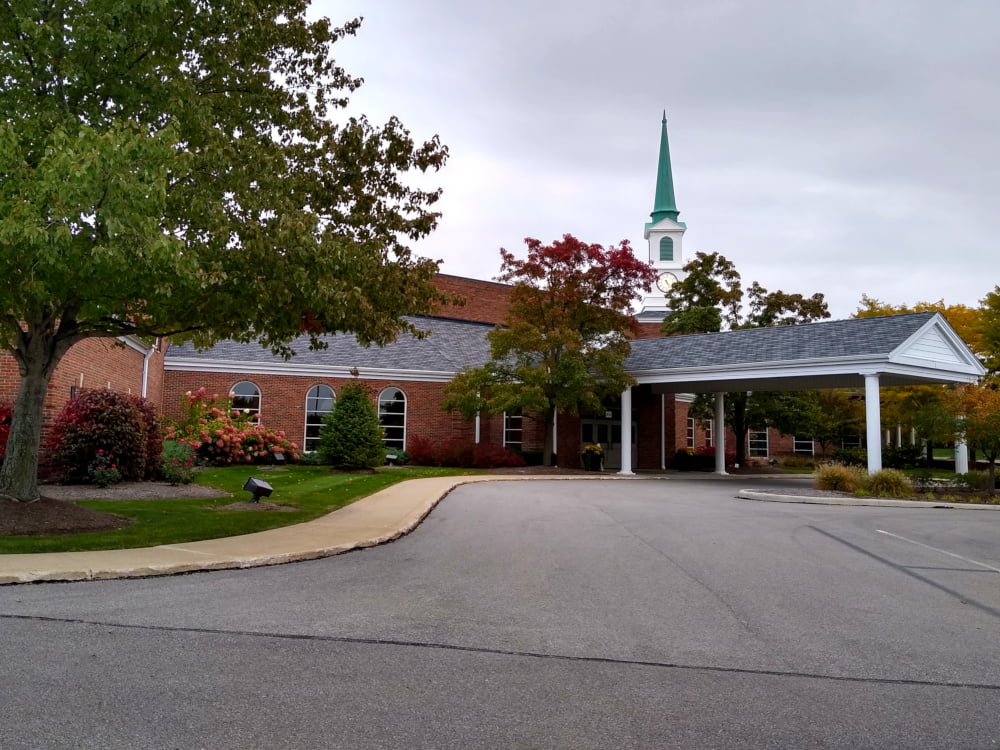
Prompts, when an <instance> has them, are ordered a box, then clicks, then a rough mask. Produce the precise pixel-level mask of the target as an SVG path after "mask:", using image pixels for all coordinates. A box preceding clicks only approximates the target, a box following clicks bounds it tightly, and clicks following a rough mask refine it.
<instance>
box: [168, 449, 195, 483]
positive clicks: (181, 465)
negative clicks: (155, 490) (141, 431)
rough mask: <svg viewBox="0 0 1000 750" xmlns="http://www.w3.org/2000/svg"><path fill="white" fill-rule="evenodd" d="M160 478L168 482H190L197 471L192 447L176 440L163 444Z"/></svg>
mask: <svg viewBox="0 0 1000 750" xmlns="http://www.w3.org/2000/svg"><path fill="white" fill-rule="evenodd" d="M159 469H160V478H161V479H163V480H164V481H165V482H170V484H191V482H193V481H194V478H195V475H196V474H197V473H198V457H197V456H196V455H195V452H194V448H192V447H191V446H190V445H187V444H185V443H178V442H177V441H176V440H168V441H167V442H165V443H164V444H163V458H161V459H160V467H159Z"/></svg>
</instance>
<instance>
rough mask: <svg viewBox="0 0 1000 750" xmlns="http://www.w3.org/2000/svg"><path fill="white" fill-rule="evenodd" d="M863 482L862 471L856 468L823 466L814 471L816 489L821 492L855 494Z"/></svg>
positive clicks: (833, 465)
mask: <svg viewBox="0 0 1000 750" xmlns="http://www.w3.org/2000/svg"><path fill="white" fill-rule="evenodd" d="M864 480H865V472H864V470H863V469H859V468H857V467H856V466H845V465H844V464H823V465H822V466H820V467H819V469H818V470H817V471H816V487H817V489H821V490H838V491H840V492H855V491H856V490H859V489H861V486H862V484H863V483H864Z"/></svg>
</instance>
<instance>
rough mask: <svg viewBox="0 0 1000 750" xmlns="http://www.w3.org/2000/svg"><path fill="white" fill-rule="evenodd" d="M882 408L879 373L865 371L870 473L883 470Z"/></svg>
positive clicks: (866, 424)
mask: <svg viewBox="0 0 1000 750" xmlns="http://www.w3.org/2000/svg"><path fill="white" fill-rule="evenodd" d="M881 421H882V410H881V407H880V405H879V389H878V373H877V372H871V373H865V435H866V436H867V438H868V473H869V474H875V473H876V472H879V471H882V425H881Z"/></svg>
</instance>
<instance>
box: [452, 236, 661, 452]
mask: <svg viewBox="0 0 1000 750" xmlns="http://www.w3.org/2000/svg"><path fill="white" fill-rule="evenodd" d="M525 244H526V245H527V246H528V257H527V258H526V259H524V260H521V259H518V258H516V257H514V255H513V253H509V252H507V251H506V250H501V251H500V256H501V258H502V260H503V263H502V266H501V274H500V276H499V277H498V279H497V280H498V281H504V282H508V283H510V284H512V285H513V289H512V290H511V295H510V307H509V310H508V312H507V315H506V317H505V319H504V321H503V325H501V326H498V327H497V328H495V329H494V330H493V331H490V333H489V334H488V336H489V341H490V353H491V360H490V361H489V362H488V363H487V364H486V365H485V366H483V367H480V368H476V369H470V370H466V371H464V372H462V373H459V375H458V376H457V377H456V378H455V379H454V380H453V381H452V382H451V383H449V384H448V386H446V388H445V394H446V400H445V402H444V404H443V407H444V408H445V409H457V410H459V411H461V412H462V413H463V414H464V415H465V416H466V417H468V418H471V417H472V416H474V415H475V414H476V413H477V412H480V411H485V412H487V413H492V414H498V413H500V412H505V411H506V412H509V411H514V410H518V409H520V410H524V411H526V412H533V413H535V414H537V415H539V416H540V417H541V419H543V420H544V423H545V441H544V459H543V460H544V462H545V464H546V465H551V463H552V444H553V440H552V438H553V432H552V426H553V416H554V415H555V414H556V413H557V412H559V413H566V414H579V413H580V412H585V411H592V410H595V409H598V408H600V406H601V403H602V401H603V399H604V398H606V397H608V396H618V395H620V394H621V393H622V392H623V391H624V390H625V388H626V387H628V386H630V385H633V384H634V383H635V381H634V380H633V379H632V377H631V376H629V375H628V374H627V373H626V372H625V359H626V358H627V357H628V355H629V353H630V352H631V350H632V348H631V345H630V344H629V340H628V333H629V332H634V331H635V330H636V322H635V318H633V317H632V314H631V306H632V303H633V302H635V301H636V300H637V299H639V297H640V296H641V293H642V291H643V290H644V289H647V288H649V286H650V285H651V284H652V283H653V281H654V280H655V279H656V273H655V271H654V270H653V268H652V266H651V265H650V264H649V263H644V262H642V261H640V260H639V259H638V258H636V256H635V254H634V253H633V252H632V248H631V247H629V244H628V242H627V241H622V242H621V243H619V244H618V245H617V246H611V247H608V248H607V249H605V248H604V247H602V246H601V245H592V244H587V243H584V242H581V241H580V240H578V239H576V238H575V237H573V236H572V235H568V234H567V235H564V236H563V238H562V239H561V240H557V241H556V242H553V243H552V244H551V245H543V244H542V243H541V242H539V241H538V240H535V239H531V238H528V239H526V240H525Z"/></svg>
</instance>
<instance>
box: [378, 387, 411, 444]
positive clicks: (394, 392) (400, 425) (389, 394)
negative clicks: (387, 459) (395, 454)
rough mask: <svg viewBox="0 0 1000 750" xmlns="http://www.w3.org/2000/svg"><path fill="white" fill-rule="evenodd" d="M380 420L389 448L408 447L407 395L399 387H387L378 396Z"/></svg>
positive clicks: (383, 440)
mask: <svg viewBox="0 0 1000 750" xmlns="http://www.w3.org/2000/svg"><path fill="white" fill-rule="evenodd" d="M378 421H379V424H380V425H381V426H382V434H383V435H384V437H383V438H382V442H383V443H385V446H386V447H387V448H398V449H399V450H405V449H406V396H405V395H403V392H402V391H401V390H399V388H386V389H385V390H384V391H382V393H380V394H379V397H378Z"/></svg>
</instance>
